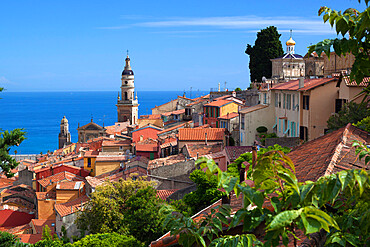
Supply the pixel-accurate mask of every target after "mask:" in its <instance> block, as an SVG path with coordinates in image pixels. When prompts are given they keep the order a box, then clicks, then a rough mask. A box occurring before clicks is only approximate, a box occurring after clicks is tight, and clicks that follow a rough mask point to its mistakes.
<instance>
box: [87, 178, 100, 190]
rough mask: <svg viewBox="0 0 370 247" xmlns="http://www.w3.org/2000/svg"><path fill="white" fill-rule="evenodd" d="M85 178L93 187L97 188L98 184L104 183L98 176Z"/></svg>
mask: <svg viewBox="0 0 370 247" xmlns="http://www.w3.org/2000/svg"><path fill="white" fill-rule="evenodd" d="M85 179H86V181H87V183H89V185H90V186H91V187H93V188H96V187H97V186H99V185H101V184H102V183H104V182H103V181H101V180H100V179H98V178H96V177H90V176H87V177H86V178H85Z"/></svg>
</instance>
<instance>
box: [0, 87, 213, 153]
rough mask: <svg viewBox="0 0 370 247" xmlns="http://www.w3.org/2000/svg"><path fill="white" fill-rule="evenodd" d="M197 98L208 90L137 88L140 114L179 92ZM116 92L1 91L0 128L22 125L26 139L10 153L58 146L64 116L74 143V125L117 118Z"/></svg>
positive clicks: (145, 113)
mask: <svg viewBox="0 0 370 247" xmlns="http://www.w3.org/2000/svg"><path fill="white" fill-rule="evenodd" d="M184 93H185V95H186V97H189V98H190V97H191V98H196V97H199V96H202V95H206V94H208V93H209V92H205V91H196V92H194V91H193V92H184V91H138V93H137V94H138V100H139V116H140V115H147V114H151V112H152V110H151V109H152V108H153V107H155V106H158V105H161V104H164V103H166V102H169V101H171V100H173V99H176V98H177V96H178V95H180V96H183V95H184ZM117 96H118V95H117V91H112V92H108V91H99V92H96V91H94V92H7V91H3V92H1V93H0V98H1V99H0V129H1V131H5V130H12V129H15V128H22V129H24V131H26V140H25V141H23V142H22V143H21V144H20V145H19V146H15V147H12V148H11V149H10V154H14V153H15V151H16V153H17V154H39V153H41V152H42V153H46V152H47V151H54V150H56V149H58V134H59V131H60V121H61V120H62V118H63V116H66V118H67V119H68V122H69V130H70V132H71V138H72V142H77V139H78V135H77V127H78V125H80V126H83V125H85V124H87V123H89V122H90V121H91V119H93V121H94V122H95V123H97V124H99V125H101V126H103V125H104V126H108V125H113V124H114V123H115V122H116V121H117V108H116V103H117Z"/></svg>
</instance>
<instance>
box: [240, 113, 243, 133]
mask: <svg viewBox="0 0 370 247" xmlns="http://www.w3.org/2000/svg"><path fill="white" fill-rule="evenodd" d="M241 116H242V117H241V118H240V128H241V129H242V130H243V129H244V115H241Z"/></svg>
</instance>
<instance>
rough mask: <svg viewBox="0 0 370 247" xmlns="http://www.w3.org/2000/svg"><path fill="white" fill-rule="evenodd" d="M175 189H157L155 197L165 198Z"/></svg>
mask: <svg viewBox="0 0 370 247" xmlns="http://www.w3.org/2000/svg"><path fill="white" fill-rule="evenodd" d="M176 191H177V189H172V190H157V197H159V198H161V199H162V200H166V199H167V197H169V196H170V195H172V194H173V193H175V192H176Z"/></svg>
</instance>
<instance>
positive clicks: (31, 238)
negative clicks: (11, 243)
mask: <svg viewBox="0 0 370 247" xmlns="http://www.w3.org/2000/svg"><path fill="white" fill-rule="evenodd" d="M19 237H20V240H21V242H23V243H26V244H35V243H37V242H39V241H40V240H41V239H42V233H40V234H20V235H19Z"/></svg>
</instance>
